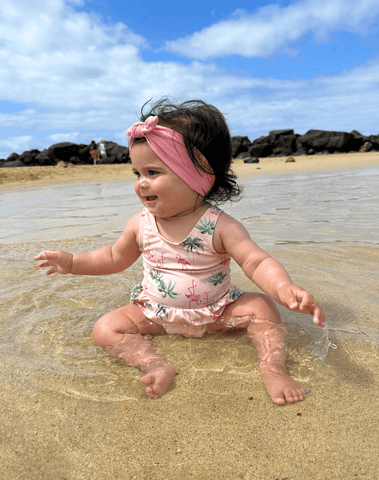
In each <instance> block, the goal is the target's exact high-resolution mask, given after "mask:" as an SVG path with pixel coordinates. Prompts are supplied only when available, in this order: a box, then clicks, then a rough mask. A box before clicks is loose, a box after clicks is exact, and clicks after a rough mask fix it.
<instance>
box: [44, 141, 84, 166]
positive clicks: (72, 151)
mask: <svg viewBox="0 0 379 480" xmlns="http://www.w3.org/2000/svg"><path fill="white" fill-rule="evenodd" d="M79 150H80V145H78V144H76V143H70V142H62V143H56V144H54V145H51V147H49V148H48V149H47V151H46V152H45V151H44V152H45V153H46V155H47V156H48V157H50V158H51V159H52V160H54V161H55V163H58V162H59V161H60V160H63V161H64V162H66V163H67V162H69V161H70V158H71V157H77V156H79Z"/></svg>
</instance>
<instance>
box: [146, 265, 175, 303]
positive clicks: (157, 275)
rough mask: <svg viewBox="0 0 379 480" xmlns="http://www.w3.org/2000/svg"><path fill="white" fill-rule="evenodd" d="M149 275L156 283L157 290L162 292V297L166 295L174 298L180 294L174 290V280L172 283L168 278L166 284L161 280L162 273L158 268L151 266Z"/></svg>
mask: <svg viewBox="0 0 379 480" xmlns="http://www.w3.org/2000/svg"><path fill="white" fill-rule="evenodd" d="M150 277H151V278H152V279H153V280H154V282H156V283H157V284H158V292H160V293H161V294H162V298H166V297H167V295H168V296H169V297H170V298H173V299H174V300H175V298H176V297H177V296H178V295H180V293H177V292H174V288H175V285H176V282H175V283H174V284H172V281H171V279H170V280H169V282H168V285H166V284H165V283H164V281H163V273H162V272H160V271H159V270H157V269H155V268H152V269H151V270H150Z"/></svg>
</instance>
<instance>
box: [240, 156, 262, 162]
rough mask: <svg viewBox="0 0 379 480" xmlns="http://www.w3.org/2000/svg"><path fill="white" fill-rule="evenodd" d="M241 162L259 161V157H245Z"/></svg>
mask: <svg viewBox="0 0 379 480" xmlns="http://www.w3.org/2000/svg"><path fill="white" fill-rule="evenodd" d="M243 163H259V158H256V157H247V158H244V160H243Z"/></svg>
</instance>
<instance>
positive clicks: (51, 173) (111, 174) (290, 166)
mask: <svg viewBox="0 0 379 480" xmlns="http://www.w3.org/2000/svg"><path fill="white" fill-rule="evenodd" d="M288 158H289V157H266V158H260V159H259V163H253V164H245V163H243V159H241V158H237V159H235V160H233V164H232V169H233V171H234V173H235V174H236V175H237V177H238V178H243V177H247V176H255V175H276V174H278V175H282V174H287V173H296V172H304V171H325V170H338V169H344V168H356V167H366V166H369V165H379V152H368V153H342V154H330V155H308V156H300V157H292V158H293V159H294V160H295V161H294V162H286V160H287V159H288ZM133 179H134V175H133V172H132V166H131V164H130V163H127V164H118V165H117V164H114V165H72V164H69V165H67V164H63V162H62V163H60V164H58V165H56V166H47V167H5V168H1V169H0V191H6V190H14V189H23V188H30V187H39V186H41V187H43V186H46V185H64V184H67V183H70V184H72V183H88V182H96V181H110V182H111V181H122V180H124V181H133Z"/></svg>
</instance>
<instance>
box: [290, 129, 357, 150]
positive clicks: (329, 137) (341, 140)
mask: <svg viewBox="0 0 379 480" xmlns="http://www.w3.org/2000/svg"><path fill="white" fill-rule="evenodd" d="M298 142H300V143H301V145H302V146H303V147H305V148H308V149H312V150H314V151H315V152H321V151H324V150H326V151H328V152H329V153H333V152H335V151H338V152H341V153H343V152H348V151H350V150H356V149H357V147H358V149H359V146H360V144H361V140H360V139H359V138H358V139H357V138H355V137H354V135H352V134H351V133H346V132H334V131H331V132H329V131H325V130H308V132H307V133H305V134H304V135H300V137H298Z"/></svg>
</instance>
